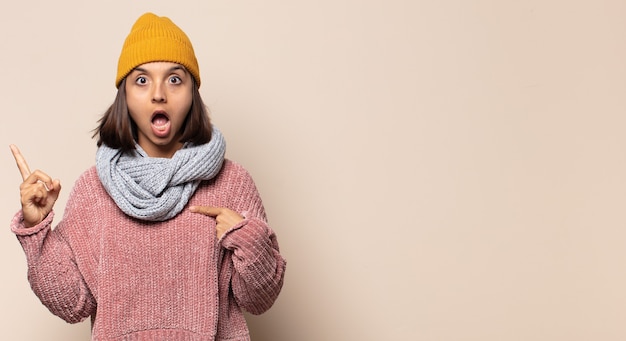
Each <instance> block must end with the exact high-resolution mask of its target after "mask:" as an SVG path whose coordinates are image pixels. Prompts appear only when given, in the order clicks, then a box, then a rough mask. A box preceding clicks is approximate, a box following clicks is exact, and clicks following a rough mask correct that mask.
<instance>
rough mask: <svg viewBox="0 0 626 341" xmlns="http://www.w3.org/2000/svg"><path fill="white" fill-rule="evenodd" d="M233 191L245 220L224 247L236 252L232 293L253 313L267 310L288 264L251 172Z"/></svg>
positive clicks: (224, 240)
mask: <svg viewBox="0 0 626 341" xmlns="http://www.w3.org/2000/svg"><path fill="white" fill-rule="evenodd" d="M235 183H236V186H235V187H234V188H233V189H234V193H233V198H234V199H233V200H235V204H234V206H235V207H234V208H235V209H236V210H238V212H240V213H242V214H243V215H244V217H245V219H244V220H243V221H242V222H241V223H239V224H238V225H236V226H234V227H233V228H232V229H230V230H229V231H227V232H226V233H225V234H224V236H222V239H221V241H220V242H221V245H222V247H224V248H226V249H227V250H228V251H229V252H231V253H232V266H233V274H232V278H231V286H232V291H233V294H234V296H235V300H236V301H237V304H239V306H240V307H242V308H243V309H244V310H246V311H248V312H250V313H252V314H261V313H264V312H265V311H267V310H268V309H269V308H270V307H271V306H272V305H273V304H274V302H275V301H276V299H277V298H278V294H279V293H280V291H281V289H282V286H283V280H284V275H285V268H286V261H285V259H284V258H283V257H282V256H281V254H280V250H279V247H278V240H277V238H276V234H275V233H274V231H273V230H272V229H271V228H270V227H269V226H268V223H267V219H266V216H265V210H264V208H263V204H262V202H261V198H260V196H259V193H258V190H257V188H256V186H255V184H254V182H253V180H252V178H251V177H250V175H249V174H248V173H247V171H245V170H242V172H241V178H240V179H238V181H237V182H235Z"/></svg>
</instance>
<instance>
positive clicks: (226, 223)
mask: <svg viewBox="0 0 626 341" xmlns="http://www.w3.org/2000/svg"><path fill="white" fill-rule="evenodd" d="M189 210H190V211H191V212H194V213H200V214H204V215H207V216H209V217H214V218H215V222H216V225H215V229H216V230H217V239H218V240H219V239H220V238H222V236H223V235H224V233H226V231H228V230H230V229H231V228H232V227H233V226H235V225H237V224H239V223H240V222H241V221H242V220H243V219H244V218H243V216H242V215H241V214H239V213H237V212H235V211H233V210H231V209H228V208H225V207H210V206H191V207H189Z"/></svg>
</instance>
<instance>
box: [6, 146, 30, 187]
mask: <svg viewBox="0 0 626 341" xmlns="http://www.w3.org/2000/svg"><path fill="white" fill-rule="evenodd" d="M9 148H11V152H12V153H13V157H14V158H15V163H16V164H17V168H18V169H19V170H20V173H21V174H22V180H26V178H28V176H29V175H30V168H28V164H27V163H26V160H25V159H24V157H23V156H22V153H20V150H19V149H18V148H17V146H16V145H13V144H12V145H9Z"/></svg>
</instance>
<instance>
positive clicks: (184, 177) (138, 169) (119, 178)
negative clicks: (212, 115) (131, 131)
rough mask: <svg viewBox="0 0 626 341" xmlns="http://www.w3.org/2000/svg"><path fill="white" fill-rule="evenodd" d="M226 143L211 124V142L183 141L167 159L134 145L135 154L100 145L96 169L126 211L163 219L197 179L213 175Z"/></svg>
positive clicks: (143, 217)
mask: <svg viewBox="0 0 626 341" xmlns="http://www.w3.org/2000/svg"><path fill="white" fill-rule="evenodd" d="M225 150H226V144H225V141H224V137H223V136H222V133H221V132H220V131H219V130H218V129H217V128H216V127H213V134H212V137H211V141H209V142H208V143H206V144H203V145H198V146H194V145H191V144H185V145H184V146H183V148H181V149H179V150H178V151H177V152H176V153H175V154H174V155H173V156H172V158H171V159H167V158H153V157H149V156H148V155H147V154H146V152H145V151H144V150H143V149H142V148H141V147H140V146H139V145H136V152H135V153H121V152H120V150H119V149H113V148H110V147H107V146H106V145H104V144H102V145H101V146H100V147H99V148H98V150H97V152H96V169H97V171H98V177H99V178H100V181H101V182H102V185H103V186H104V188H105V189H106V191H107V192H108V193H109V195H110V196H111V198H113V200H114V201H115V203H116V204H117V206H118V207H119V208H120V209H121V210H122V211H123V212H124V213H126V214H128V215H129V216H131V217H135V218H138V219H141V220H149V221H165V220H168V219H170V218H173V217H174V216H176V215H177V214H178V213H180V212H181V211H182V210H183V208H184V207H185V205H186V204H187V202H188V201H189V198H191V196H192V195H193V194H194V192H195V191H196V189H197V188H198V185H199V184H200V181H202V180H209V179H212V178H213V177H215V176H216V175H217V173H218V172H219V171H220V169H221V167H222V163H223V161H224V154H225Z"/></svg>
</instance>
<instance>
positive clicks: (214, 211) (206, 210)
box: [189, 206, 222, 217]
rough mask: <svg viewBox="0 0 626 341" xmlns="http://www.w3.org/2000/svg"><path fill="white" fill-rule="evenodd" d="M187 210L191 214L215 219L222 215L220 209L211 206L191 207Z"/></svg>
mask: <svg viewBox="0 0 626 341" xmlns="http://www.w3.org/2000/svg"><path fill="white" fill-rule="evenodd" d="M189 210H190V211H191V212H193V213H200V214H204V215H206V216H209V217H216V216H218V215H220V214H221V213H222V209H221V208H219V207H212V206H191V207H189Z"/></svg>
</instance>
